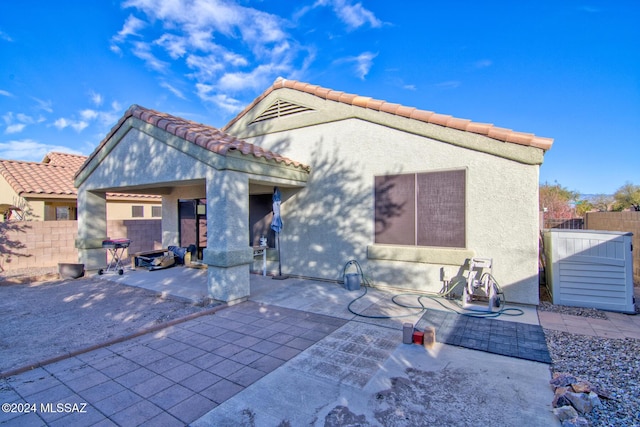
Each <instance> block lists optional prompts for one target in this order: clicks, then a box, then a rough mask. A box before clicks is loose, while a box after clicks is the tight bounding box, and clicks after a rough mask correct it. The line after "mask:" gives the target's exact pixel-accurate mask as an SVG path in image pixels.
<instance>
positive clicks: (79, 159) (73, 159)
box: [42, 151, 87, 170]
mask: <svg viewBox="0 0 640 427" xmlns="http://www.w3.org/2000/svg"><path fill="white" fill-rule="evenodd" d="M85 160H87V156H82V155H80V154H69V153H57V152H55V151H54V152H51V153H48V154H47V155H46V156H44V159H42V163H47V164H50V165H58V166H68V167H71V168H74V169H75V170H78V169H80V166H82V164H83V163H84V161H85Z"/></svg>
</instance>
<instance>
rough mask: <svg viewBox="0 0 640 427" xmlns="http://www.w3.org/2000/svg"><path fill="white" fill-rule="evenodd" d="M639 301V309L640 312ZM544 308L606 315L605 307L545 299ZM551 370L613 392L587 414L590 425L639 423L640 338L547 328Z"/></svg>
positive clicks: (542, 309) (639, 305)
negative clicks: (616, 337)
mask: <svg viewBox="0 0 640 427" xmlns="http://www.w3.org/2000/svg"><path fill="white" fill-rule="evenodd" d="M639 308H640V301H639V302H636V312H637V313H638V312H640V310H639ZM538 309H539V310H541V311H554V312H560V313H564V314H570V315H574V316H583V317H592V318H600V319H606V318H607V314H606V312H604V311H600V310H595V309H584V308H577V307H565V306H557V305H553V304H551V303H549V302H542V303H541V305H540V306H539V308H538ZM544 332H545V336H546V339H547V346H548V348H549V353H550V354H551V359H552V361H553V363H552V365H551V370H552V372H566V373H569V374H572V375H574V376H576V377H579V378H580V379H583V380H587V381H589V382H591V383H592V384H595V385H598V386H600V387H602V388H604V389H605V390H607V391H608V392H610V393H611V397H612V398H611V399H610V400H606V399H602V404H603V405H602V407H601V408H596V409H595V410H594V411H592V412H591V413H590V414H587V415H585V418H586V419H587V420H588V421H589V423H590V425H591V426H594V427H596V426H616V427H617V426H640V340H636V339H631V338H625V339H607V338H600V337H592V336H587V335H577V334H570V333H567V332H560V331H553V330H550V329H545V330H544Z"/></svg>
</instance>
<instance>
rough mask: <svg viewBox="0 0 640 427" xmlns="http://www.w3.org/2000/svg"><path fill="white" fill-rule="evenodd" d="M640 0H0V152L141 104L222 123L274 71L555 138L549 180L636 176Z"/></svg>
mask: <svg viewBox="0 0 640 427" xmlns="http://www.w3.org/2000/svg"><path fill="white" fill-rule="evenodd" d="M639 21H640V1H637V0H627V1H615V0H614V1H608V2H605V1H589V2H583V1H571V0H564V1H550V0H539V1H536V2H518V1H516V2H513V1H491V0H487V1H447V2H444V1H438V2H435V1H428V0H419V1H404V2H399V3H389V2H388V1H364V0H361V1H360V2H358V1H354V0H309V1H305V0H298V1H287V0H280V1H274V0H271V1H249V0H237V1H218V0H182V1H178V0H127V1H116V0H99V1H85V0H59V1H55V2H53V1H36V0H21V1H8V0H0V158H3V159H19V160H30V161H41V160H42V158H43V157H44V155H45V154H46V153H47V152H49V151H65V152H75V153H79V154H85V155H86V154H89V153H91V152H92V151H93V150H94V148H95V147H96V146H97V144H98V143H99V142H100V141H101V140H102V138H103V137H104V136H105V135H106V133H107V132H108V131H109V129H111V127H112V126H113V125H114V124H115V123H116V122H117V120H118V119H119V118H120V117H121V116H122V114H123V113H124V112H125V111H126V109H127V108H128V107H129V106H130V105H131V104H139V105H142V106H145V107H148V108H153V109H157V110H160V111H163V112H167V113H171V114H175V115H178V116H181V117H184V118H187V119H190V120H195V121H198V122H202V123H206V124H209V125H212V126H216V127H222V126H223V125H224V124H226V123H227V121H229V120H230V119H231V118H232V117H234V116H235V115H236V114H237V113H238V112H239V111H240V110H241V109H242V108H244V106H246V105H247V104H248V103H249V102H251V101H252V100H253V99H254V98H255V97H256V96H258V95H259V94H261V93H262V92H263V91H264V90H265V89H266V88H267V87H268V86H270V85H271V84H272V83H273V81H274V80H275V79H276V78H277V77H279V76H282V77H285V78H288V79H295V80H300V81H304V82H308V83H312V84H317V85H320V86H324V87H328V88H332V89H335V90H341V91H345V92H349V93H356V94H359V95H364V96H370V97H373V98H377V99H384V100H386V101H389V102H394V103H400V104H403V105H407V106H412V107H417V108H420V109H424V110H429V111H435V112H437V113H441V114H450V115H452V116H454V117H459V118H465V119H471V120H473V121H477V122H483V123H493V124H495V125H496V126H500V127H505V128H509V129H513V130H516V131H520V132H530V133H535V134H536V135H539V136H543V137H550V138H554V139H555V142H554V145H553V147H552V149H551V150H550V151H548V152H547V154H546V155H545V162H544V164H543V166H542V168H541V170H540V180H541V182H543V183H544V182H549V183H554V182H558V183H559V184H561V185H563V186H565V187H567V188H569V189H571V190H574V191H579V192H582V193H587V194H596V193H613V192H614V191H615V190H616V189H617V188H619V187H620V186H621V185H623V184H624V183H625V182H626V181H631V182H633V183H635V184H640V167H639V165H640V148H639V145H640V25H638V22H639Z"/></svg>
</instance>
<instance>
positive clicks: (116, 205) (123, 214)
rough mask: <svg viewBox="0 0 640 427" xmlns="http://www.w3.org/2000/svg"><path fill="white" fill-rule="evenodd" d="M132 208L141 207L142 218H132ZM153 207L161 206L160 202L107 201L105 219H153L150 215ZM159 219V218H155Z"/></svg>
mask: <svg viewBox="0 0 640 427" xmlns="http://www.w3.org/2000/svg"><path fill="white" fill-rule="evenodd" d="M133 206H143V207H144V216H143V217H136V218H134V217H133V216H132V214H131V213H132V207H133ZM153 206H162V203H161V202H160V201H153V202H148V201H136V202H130V201H108V202H107V218H109V219H154V218H155V217H153V216H152V215H151V211H152V209H151V208H152V207H153ZM157 219H159V217H157Z"/></svg>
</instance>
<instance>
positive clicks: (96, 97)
mask: <svg viewBox="0 0 640 427" xmlns="http://www.w3.org/2000/svg"><path fill="white" fill-rule="evenodd" d="M89 96H90V97H91V102H93V104H94V105H96V106H97V107H99V106H101V105H102V102H103V101H104V100H103V98H102V95H100V94H99V93H97V92H94V91H91V92H90V93H89Z"/></svg>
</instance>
